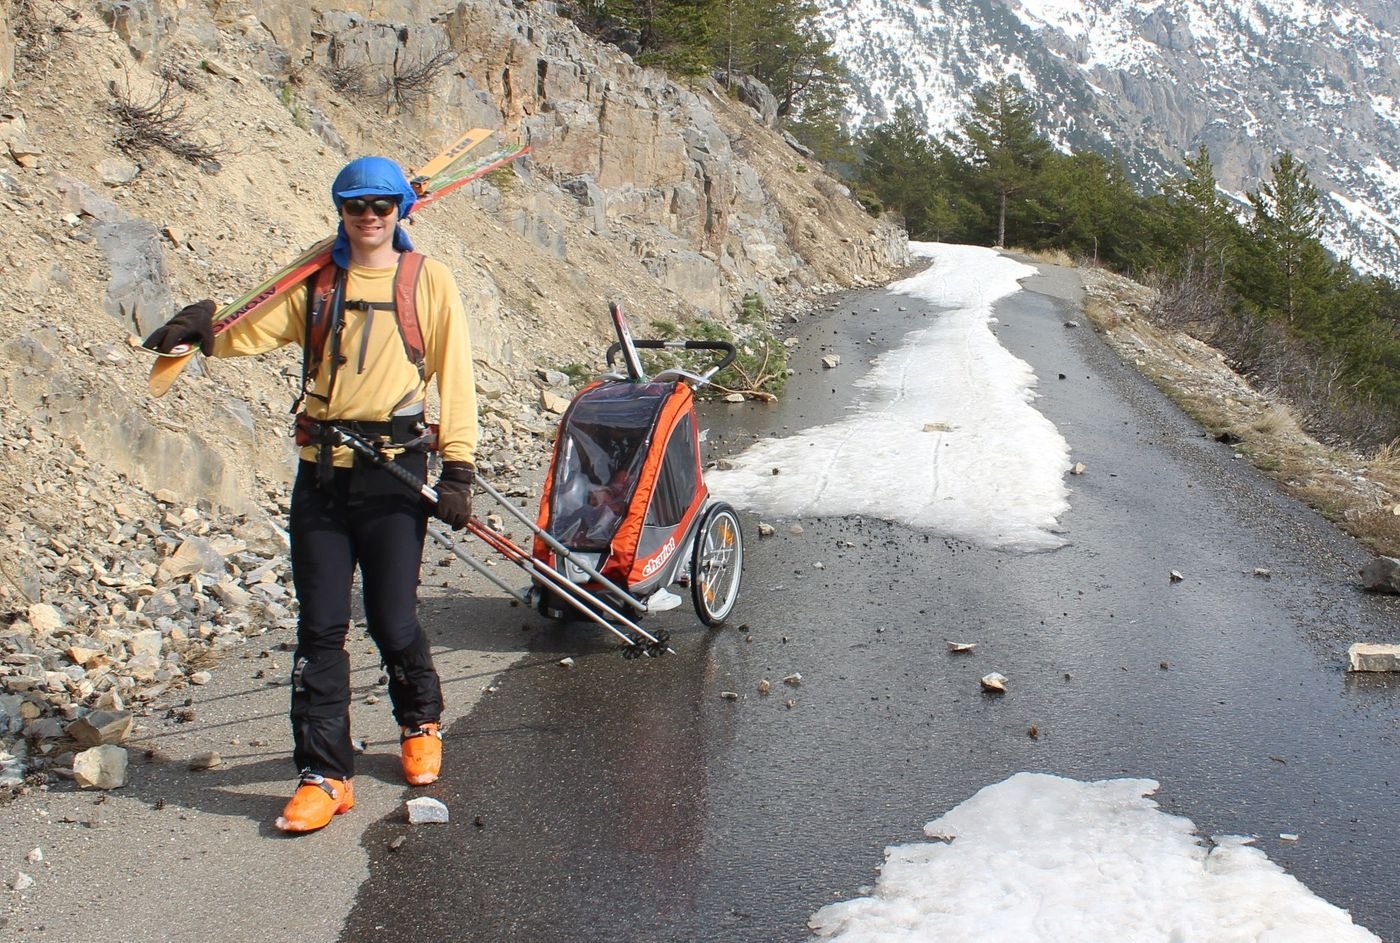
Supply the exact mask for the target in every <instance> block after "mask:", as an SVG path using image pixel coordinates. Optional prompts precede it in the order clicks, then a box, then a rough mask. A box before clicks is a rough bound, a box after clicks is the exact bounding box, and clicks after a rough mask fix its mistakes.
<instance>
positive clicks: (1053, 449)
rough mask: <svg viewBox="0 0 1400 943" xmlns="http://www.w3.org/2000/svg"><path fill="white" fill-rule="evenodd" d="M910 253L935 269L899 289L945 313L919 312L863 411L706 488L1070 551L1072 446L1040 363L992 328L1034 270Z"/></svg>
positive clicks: (773, 507)
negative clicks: (1048, 402) (1044, 388)
mask: <svg viewBox="0 0 1400 943" xmlns="http://www.w3.org/2000/svg"><path fill="white" fill-rule="evenodd" d="M911 249H912V251H913V252H914V254H916V255H918V256H922V257H925V258H928V259H931V260H932V264H931V265H930V266H929V268H928V269H927V270H925V271H924V272H921V273H920V274H918V275H916V276H914V277H912V278H908V279H905V280H904V281H901V282H896V283H895V284H893V285H891V286H890V289H889V290H890V291H892V292H895V293H898V294H904V295H910V296H912V297H914V298H916V299H918V300H919V301H921V302H924V303H926V304H927V305H929V306H930V307H933V308H935V309H937V310H935V311H933V312H932V314H930V315H929V316H928V317H924V316H923V315H922V314H921V313H920V312H918V311H915V312H911V324H912V325H918V326H917V327H916V329H914V330H913V331H912V332H911V333H910V334H909V335H908V336H907V337H906V338H905V339H904V342H903V344H902V345H901V346H900V347H899V348H897V349H895V350H892V351H890V352H888V353H886V354H884V355H882V356H881V357H879V358H878V359H877V360H876V361H875V365H874V367H873V369H872V370H871V371H870V373H869V374H867V375H866V376H865V377H863V378H862V379H860V380H859V381H857V383H856V387H857V388H858V389H859V390H860V391H861V392H862V393H863V395H862V396H861V397H860V403H859V404H858V405H857V406H856V407H855V408H854V410H853V415H851V416H850V417H849V418H847V419H843V420H841V421H839V422H835V423H830V424H828V425H824V426H817V427H815V428H812V429H807V430H804V431H802V432H799V433H797V434H795V435H791V436H785V437H782V438H775V439H767V440H764V441H762V442H759V443H757V444H755V445H753V446H751V447H750V448H748V449H747V450H745V451H744V452H742V453H740V454H739V455H738V456H737V457H735V458H734V459H733V460H732V464H733V468H732V469H731V470H728V471H719V472H714V473H712V474H709V475H707V476H706V480H707V483H708V484H709V485H710V487H711V489H712V490H713V491H714V492H715V493H716V494H717V495H719V496H720V497H723V498H724V499H725V500H728V501H729V502H731V503H733V504H735V505H738V506H741V507H744V508H747V509H749V510H753V511H756V512H759V513H764V514H772V515H777V516H780V517H819V516H843V515H864V516H869V517H877V518H880V519H883V520H889V521H895V522H898V523H903V524H908V525H910V526H913V527H919V528H923V529H927V530H932V531H935V532H937V533H940V534H944V535H947V536H950V537H955V538H958V539H961V540H966V541H968V542H969V543H974V544H977V545H980V546H985V547H990V548H998V549H1017V550H1046V549H1053V548H1055V547H1059V546H1062V545H1063V544H1064V542H1065V541H1064V538H1063V537H1062V536H1060V535H1059V534H1057V533H1056V532H1055V529H1056V526H1057V520H1058V518H1059V516H1060V515H1061V514H1063V513H1064V512H1065V511H1066V510H1067V509H1068V507H1069V503H1068V498H1067V495H1068V492H1067V489H1066V487H1065V484H1064V474H1065V471H1066V470H1067V469H1068V467H1069V445H1068V444H1067V443H1066V442H1065V440H1064V437H1063V436H1061V435H1060V433H1059V431H1058V430H1057V429H1056V428H1055V426H1054V425H1053V424H1052V423H1051V422H1050V421H1049V420H1048V419H1046V418H1045V417H1044V416H1042V415H1041V414H1040V413H1039V412H1037V411H1036V409H1035V408H1034V407H1033V406H1032V405H1031V403H1032V401H1033V400H1034V398H1035V392H1034V388H1035V383H1036V377H1035V374H1034V372H1032V370H1031V368H1030V366H1029V365H1028V364H1027V363H1026V362H1025V361H1023V360H1020V359H1019V358H1017V357H1015V356H1013V355H1012V354H1011V353H1010V352H1009V351H1008V350H1006V348H1004V347H1003V346H1002V345H1001V344H1000V342H999V341H998V340H997V338H996V336H995V335H994V334H993V333H992V331H991V324H992V323H993V322H994V319H993V318H992V306H993V305H994V304H995V303H996V302H997V301H998V300H1000V299H1002V298H1005V297H1006V296H1008V295H1011V294H1014V293H1015V292H1017V291H1019V290H1020V285H1019V284H1018V279H1022V278H1026V277H1027V276H1030V275H1034V274H1035V273H1036V270H1035V269H1034V268H1033V267H1031V266H1028V265H1024V264H1022V263H1020V262H1016V261H1014V260H1012V259H1009V258H1006V257H1004V256H1001V255H999V254H997V253H996V252H995V251H993V250H991V249H983V248H977V247H974V246H955V245H944V244H939V243H911ZM924 325H926V326H924ZM774 469H777V470H778V473H777V474H774Z"/></svg>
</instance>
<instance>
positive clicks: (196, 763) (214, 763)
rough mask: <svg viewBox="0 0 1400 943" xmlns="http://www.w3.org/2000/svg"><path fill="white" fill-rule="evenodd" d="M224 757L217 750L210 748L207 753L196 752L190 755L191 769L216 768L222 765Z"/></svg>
mask: <svg viewBox="0 0 1400 943" xmlns="http://www.w3.org/2000/svg"><path fill="white" fill-rule="evenodd" d="M223 763H224V758H223V757H222V756H220V755H219V752H218V751H217V750H209V751H207V752H205V753H196V754H195V755H194V756H192V757H190V769H214V768H215V767H218V766H222V765H223Z"/></svg>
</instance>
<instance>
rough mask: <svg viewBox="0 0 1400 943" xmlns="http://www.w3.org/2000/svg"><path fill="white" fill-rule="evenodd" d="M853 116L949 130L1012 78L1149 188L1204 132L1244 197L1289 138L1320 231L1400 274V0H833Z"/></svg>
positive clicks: (1362, 266) (1373, 269)
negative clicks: (910, 111) (1321, 211)
mask: <svg viewBox="0 0 1400 943" xmlns="http://www.w3.org/2000/svg"><path fill="white" fill-rule="evenodd" d="M826 3H827V12H826V16H825V21H826V24H827V26H828V28H829V29H830V30H831V32H832V34H833V37H834V40H835V52H836V53H837V54H838V55H839V56H840V57H841V58H842V60H843V61H844V62H845V63H846V64H847V65H848V66H849V67H850V69H851V72H852V75H853V76H854V89H853V94H852V98H851V101H850V108H851V113H852V116H853V118H854V120H855V122H856V123H857V124H858V125H865V124H870V123H876V122H879V121H882V120H884V119H885V118H887V117H889V116H890V115H891V114H893V112H894V109H895V107H896V106H897V105H899V104H901V103H903V104H909V105H912V106H913V107H914V108H915V109H916V110H917V111H919V112H921V113H922V114H923V115H924V116H925V118H926V120H927V123H928V126H929V127H930V129H932V130H934V131H936V132H938V131H945V130H948V129H950V128H952V127H953V126H954V124H955V122H956V120H957V118H958V116H959V115H960V114H961V113H962V111H963V109H964V107H965V105H966V103H967V102H968V101H969V100H970V98H971V94H972V92H973V90H974V89H975V88H976V87H977V86H978V85H979V84H981V83H983V82H987V81H992V80H995V79H996V78H998V77H1000V76H1002V75H1008V76H1009V75H1019V76H1020V77H1021V81H1022V84H1023V85H1025V87H1026V88H1027V89H1028V91H1030V93H1031V94H1032V96H1033V97H1034V98H1035V100H1036V102H1037V106H1038V116H1039V119H1040V121H1041V130H1042V132H1043V133H1044V134H1045V135H1046V136H1047V137H1048V138H1050V139H1051V140H1052V141H1054V142H1055V143H1056V144H1057V146H1059V147H1061V148H1074V149H1086V148H1087V149H1093V150H1098V151H1100V152H1106V151H1107V150H1108V149H1109V148H1116V149H1117V150H1118V151H1119V152H1120V153H1121V154H1122V156H1123V158H1124V160H1125V162H1126V165H1127V167H1128V171H1129V173H1130V174H1131V175H1132V176H1133V178H1134V179H1135V180H1137V181H1138V182H1139V183H1140V184H1142V185H1143V186H1144V187H1145V188H1146V189H1149V190H1150V189H1152V188H1153V185H1155V184H1157V183H1160V181H1162V180H1163V179H1164V178H1165V177H1167V176H1169V175H1172V174H1175V173H1178V172H1180V170H1181V166H1182V164H1181V161H1182V157H1183V156H1185V155H1193V154H1194V153H1195V151H1196V149H1197V148H1198V147H1199V146H1200V145H1202V144H1204V145H1205V146H1206V147H1207V148H1208V149H1209V150H1210V153H1211V157H1212V160H1213V162H1214V164H1215V170H1216V177H1217V179H1218V181H1219V183H1220V186H1221V188H1222V189H1223V190H1225V191H1226V192H1227V193H1230V194H1231V195H1233V196H1235V197H1236V198H1238V199H1240V200H1241V201H1242V200H1243V196H1244V193H1245V192H1246V191H1248V190H1255V189H1257V188H1258V186H1259V183H1260V181H1261V179H1267V178H1268V176H1269V167H1270V165H1271V164H1272V163H1273V162H1274V161H1275V160H1276V159H1277V157H1278V155H1279V154H1280V153H1281V152H1283V151H1285V150H1286V151H1291V152H1292V153H1293V154H1294V156H1295V157H1297V158H1298V159H1299V160H1300V161H1302V162H1303V163H1305V164H1306V165H1307V167H1308V173H1309V176H1310V178H1311V180H1312V181H1313V183H1314V184H1315V185H1316V186H1317V188H1318V190H1319V191H1321V193H1322V194H1323V197H1324V208H1325V211H1326V213H1327V215H1328V218H1329V222H1328V225H1327V227H1326V229H1325V231H1324V233H1323V241H1324V243H1325V244H1327V245H1328V247H1329V248H1330V249H1332V250H1333V251H1334V252H1336V253H1337V255H1338V256H1341V257H1344V258H1346V257H1349V258H1350V259H1351V260H1352V264H1353V265H1354V266H1355V267H1356V268H1357V269H1358V270H1360V271H1362V272H1366V273H1370V274H1384V275H1386V276H1388V277H1390V278H1391V279H1397V278H1400V64H1397V59H1396V55H1397V52H1396V50H1397V49H1400V4H1397V3H1394V2H1393V0H1233V2H1226V0H826Z"/></svg>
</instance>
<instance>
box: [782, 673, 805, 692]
mask: <svg viewBox="0 0 1400 943" xmlns="http://www.w3.org/2000/svg"><path fill="white" fill-rule="evenodd" d="M783 684H790V685H792V686H793V687H794V688H795V687H797V686H798V685H800V684H802V675H800V674H798V673H797V672H795V671H794V672H793V673H792V674H790V675H788V676H787V677H786V678H784V679H783Z"/></svg>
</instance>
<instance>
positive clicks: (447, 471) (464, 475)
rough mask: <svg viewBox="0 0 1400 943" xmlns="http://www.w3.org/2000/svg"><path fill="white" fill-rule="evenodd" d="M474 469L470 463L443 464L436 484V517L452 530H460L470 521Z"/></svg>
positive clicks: (474, 476)
mask: <svg viewBox="0 0 1400 943" xmlns="http://www.w3.org/2000/svg"><path fill="white" fill-rule="evenodd" d="M474 481H476V467H475V466H473V465H472V463H471V462H443V463H442V475H441V476H440V477H439V478H438V482H437V494H438V503H437V516H438V517H440V518H442V519H443V521H444V522H445V523H446V524H447V525H448V526H449V527H451V528H452V529H453V530H461V529H462V528H463V527H466V526H467V522H468V521H470V520H471V519H472V482H474Z"/></svg>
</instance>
